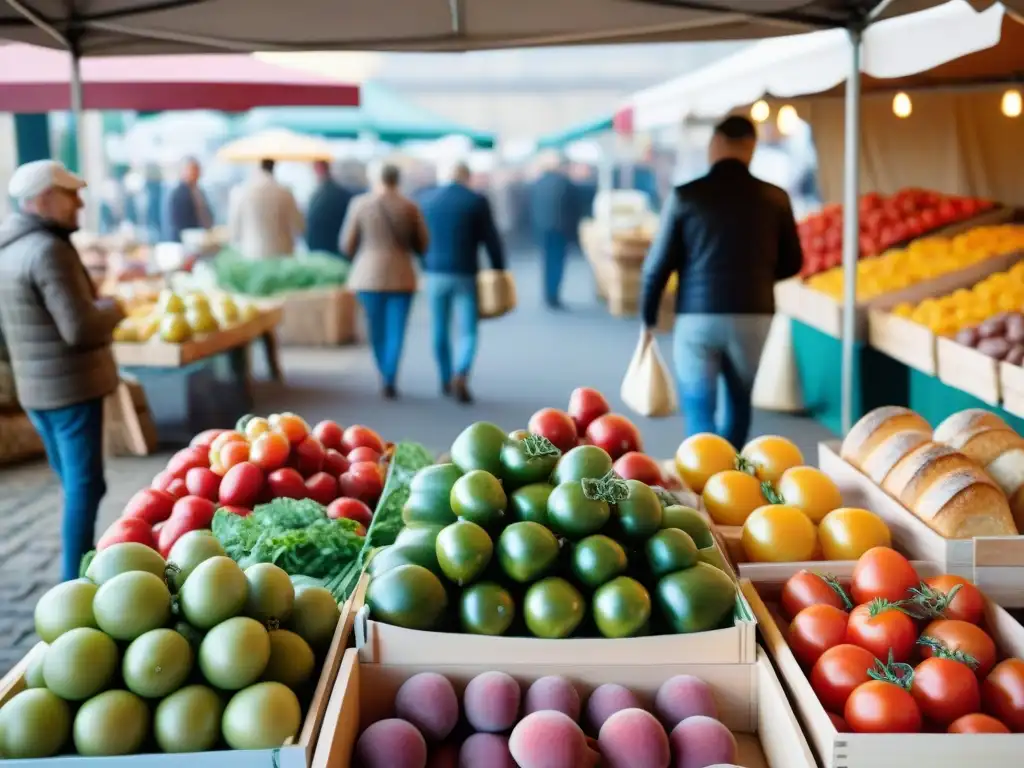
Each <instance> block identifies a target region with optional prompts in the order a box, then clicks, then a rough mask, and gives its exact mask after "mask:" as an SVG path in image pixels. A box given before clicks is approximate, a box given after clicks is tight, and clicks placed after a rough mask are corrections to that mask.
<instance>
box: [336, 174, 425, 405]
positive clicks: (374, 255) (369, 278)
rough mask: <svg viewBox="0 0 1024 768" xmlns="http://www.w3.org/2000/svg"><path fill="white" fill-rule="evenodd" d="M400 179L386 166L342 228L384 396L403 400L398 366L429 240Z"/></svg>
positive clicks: (350, 280)
mask: <svg viewBox="0 0 1024 768" xmlns="http://www.w3.org/2000/svg"><path fill="white" fill-rule="evenodd" d="M400 176H401V174H400V173H399V170H398V168H397V167H396V166H394V165H385V166H383V167H382V168H381V171H380V175H379V182H378V184H377V185H376V188H375V189H374V190H373V191H371V192H368V193H367V194H365V195H360V196H359V197H357V198H356V199H355V200H353V201H352V204H351V205H350V207H349V211H348V214H347V215H346V217H345V224H344V226H343V227H342V230H341V252H342V253H347V254H350V255H351V258H352V271H351V272H350V273H349V277H348V287H349V289H351V290H352V291H353V292H355V294H356V296H357V297H358V299H359V302H360V304H362V306H363V311H364V312H365V314H366V325H367V328H368V331H369V335H370V347H371V349H372V350H373V356H374V359H375V360H376V362H377V370H379V371H380V376H381V387H382V389H381V392H382V394H383V395H384V397H386V398H388V399H394V398H395V397H397V396H398V391H397V389H396V380H397V378H398V364H399V361H400V360H401V357H402V346H403V344H404V342H405V328H406V323H407V321H408V319H409V309H410V307H411V306H412V297H413V294H414V293H416V269H415V267H414V265H413V260H414V259H415V258H416V256H417V255H422V254H423V253H424V252H425V251H426V250H427V242H428V237H427V227H426V224H425V223H424V221H423V214H422V213H421V212H420V209H419V208H418V207H417V205H416V204H415V203H414V202H412V201H411V200H409V199H408V198H407V197H405V196H404V195H403V194H402V193H401V192H400V191H399V190H398V184H399V181H400Z"/></svg>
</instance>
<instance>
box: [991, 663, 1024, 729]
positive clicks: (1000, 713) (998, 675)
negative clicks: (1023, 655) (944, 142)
mask: <svg viewBox="0 0 1024 768" xmlns="http://www.w3.org/2000/svg"><path fill="white" fill-rule="evenodd" d="M981 698H982V702H983V703H984V708H985V711H986V712H988V713H989V714H990V715H993V716H995V717H998V718H999V719H1000V720H1001V721H1003V722H1004V723H1005V724H1006V726H1007V727H1008V728H1009V729H1010V730H1011V731H1013V732H1014V733H1024V661H1021V660H1020V659H1006V660H1005V661H1001V662H999V664H997V665H996V667H995V669H993V670H992V672H991V674H989V676H988V677H986V678H985V682H984V683H982V685H981Z"/></svg>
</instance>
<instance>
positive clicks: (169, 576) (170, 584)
mask: <svg viewBox="0 0 1024 768" xmlns="http://www.w3.org/2000/svg"><path fill="white" fill-rule="evenodd" d="M180 573H181V568H179V567H178V566H177V565H175V564H174V563H167V564H166V565H165V566H164V581H165V582H167V588H168V589H169V590H170V591H171V594H172V595H174V594H177V592H178V579H177V577H178V574H180Z"/></svg>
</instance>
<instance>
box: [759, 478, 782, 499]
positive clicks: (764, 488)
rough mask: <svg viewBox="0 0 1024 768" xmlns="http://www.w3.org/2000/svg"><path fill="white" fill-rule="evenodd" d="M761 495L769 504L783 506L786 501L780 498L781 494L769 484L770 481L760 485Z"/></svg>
mask: <svg viewBox="0 0 1024 768" xmlns="http://www.w3.org/2000/svg"><path fill="white" fill-rule="evenodd" d="M761 493H763V494H764V497H765V498H766V499H767V500H768V503H769V504H785V503H786V500H785V499H784V498H782V494H781V493H779V492H778V491H777V490H776V489H775V486H774V485H772V484H771V481H770V480H765V481H764V482H763V483H761Z"/></svg>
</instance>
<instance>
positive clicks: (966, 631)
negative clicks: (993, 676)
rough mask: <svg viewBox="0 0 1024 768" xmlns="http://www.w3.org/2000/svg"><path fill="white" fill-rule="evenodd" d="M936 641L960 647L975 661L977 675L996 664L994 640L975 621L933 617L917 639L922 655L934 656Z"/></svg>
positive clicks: (954, 649)
mask: <svg viewBox="0 0 1024 768" xmlns="http://www.w3.org/2000/svg"><path fill="white" fill-rule="evenodd" d="M936 643H937V644H938V645H940V646H942V647H944V648H945V649H947V650H949V651H953V652H955V651H960V652H961V653H962V654H964V655H965V656H968V657H970V658H971V659H973V660H974V661H975V662H977V665H976V666H974V673H975V674H976V675H977V676H978V677H979V678H982V679H984V678H985V676H986V675H988V673H989V672H990V671H991V670H992V667H994V666H995V664H996V644H995V642H994V641H993V640H992V638H991V637H989V636H988V633H987V632H985V630H983V629H982V628H981V627H979V626H977V625H975V624H969V623H967V622H966V621H957V620H954V619H938V620H937V621H933V622H932V623H931V624H929V625H928V626H927V627H925V628H924V631H923V632H922V633H921V638H920V640H919V641H918V644H919V645H920V646H921V655H922V656H924V657H925V658H926V659H927V658H931V657H932V656H935V655H936V654H935V650H934V647H933V646H934V645H935V644H936Z"/></svg>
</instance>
